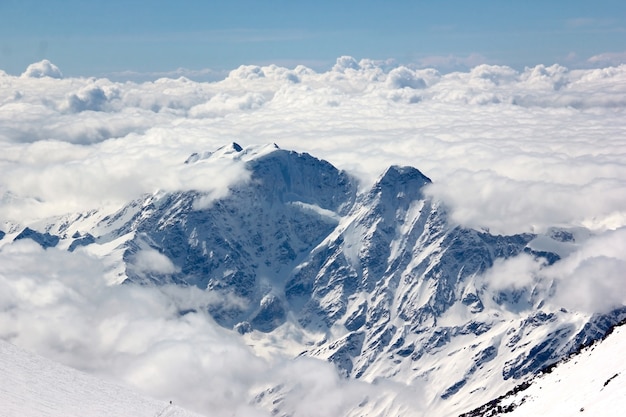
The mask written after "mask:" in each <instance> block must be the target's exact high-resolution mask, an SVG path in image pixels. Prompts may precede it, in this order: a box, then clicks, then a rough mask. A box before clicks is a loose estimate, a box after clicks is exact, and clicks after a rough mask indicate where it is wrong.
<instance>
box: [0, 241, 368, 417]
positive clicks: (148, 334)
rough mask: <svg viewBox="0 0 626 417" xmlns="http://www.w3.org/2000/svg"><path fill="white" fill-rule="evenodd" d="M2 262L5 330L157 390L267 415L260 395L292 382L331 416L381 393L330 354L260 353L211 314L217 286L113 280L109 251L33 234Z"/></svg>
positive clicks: (227, 411) (0, 303)
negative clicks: (342, 371) (51, 243)
mask: <svg viewBox="0 0 626 417" xmlns="http://www.w3.org/2000/svg"><path fill="white" fill-rule="evenodd" d="M142 256H154V254H151V255H142ZM0 264H2V271H1V272H0V310H1V311H3V314H2V315H0V338H2V339H3V340H7V341H9V342H11V343H14V344H16V345H19V346H21V347H23V348H27V349H32V350H35V351H37V352H39V353H40V354H42V355H45V356H47V357H49V358H52V359H54V360H57V361H59V362H63V363H65V364H68V365H70V366H73V367H76V368H78V369H82V370H85V371H88V372H90V373H93V374H97V375H100V376H102V377H104V378H112V379H115V380H117V381H122V382H124V383H126V384H127V385H129V386H131V387H134V389H139V390H142V391H144V392H146V393H148V394H150V395H152V396H154V397H156V398H160V399H163V400H174V401H175V402H176V403H177V404H183V405H185V407H188V408H191V409H194V410H196V411H199V412H203V413H206V414H207V415H211V416H233V415H235V416H246V417H248V416H263V415H266V414H265V413H263V412H262V411H259V410H260V407H253V406H252V405H250V404H249V403H252V402H253V398H254V396H255V395H258V394H259V393H262V392H264V391H265V390H267V389H270V388H272V389H276V387H278V386H279V385H287V386H290V387H294V388H293V390H295V391H294V392H293V393H291V394H290V395H288V397H287V399H286V402H287V404H286V405H285V407H286V408H288V409H291V410H293V411H294V412H295V413H296V414H295V415H299V416H320V417H322V416H328V415H341V414H342V413H343V412H345V411H346V410H348V409H350V408H354V407H355V406H356V405H358V403H359V402H361V401H362V400H363V398H364V397H365V396H367V395H368V394H369V395H375V391H373V389H372V388H371V387H369V386H368V384H364V383H359V382H350V381H347V380H343V379H341V378H340V377H339V375H338V374H337V372H336V371H335V369H334V367H333V366H332V365H331V364H329V363H326V362H323V361H320V360H316V359H307V358H303V359H299V360H295V361H293V360H286V357H284V356H281V355H277V354H276V352H274V353H273V355H272V357H273V358H272V359H271V360H270V359H262V358H260V357H259V356H257V354H256V353H255V352H253V350H252V349H251V348H250V347H249V346H248V345H247V344H246V343H245V341H244V339H242V338H241V336H240V335H239V334H238V333H234V332H231V331H228V330H225V329H223V328H221V327H219V326H218V325H217V324H216V323H215V322H214V321H213V320H212V319H211V318H210V317H209V316H208V315H207V314H206V313H204V311H206V310H207V308H208V306H211V305H215V304H217V303H224V302H225V300H224V299H223V297H222V296H218V295H216V294H214V293H212V292H206V291H202V290H200V289H198V288H196V287H191V288H182V287H176V286H164V287H138V286H133V285H114V286H108V285H106V281H105V278H104V267H103V265H102V264H101V263H100V261H99V260H97V259H95V258H92V257H90V256H88V255H86V254H84V253H82V252H81V251H76V252H74V253H70V252H66V251H61V250H57V249H48V250H43V249H41V247H40V246H39V245H37V244H36V243H35V242H33V241H31V240H28V239H27V240H22V241H18V242H15V243H12V244H8V245H5V246H3V247H2V248H1V249H0ZM161 266H164V265H163V262H161ZM228 302H230V301H228ZM232 302H236V300H233V301H232ZM181 312H186V313H185V314H183V315H181ZM44 318H45V319H44ZM377 391H380V389H378V388H377ZM288 394H289V393H288ZM379 394H380V393H379ZM320 402H321V403H320ZM320 404H324V406H323V407H321V406H320Z"/></svg>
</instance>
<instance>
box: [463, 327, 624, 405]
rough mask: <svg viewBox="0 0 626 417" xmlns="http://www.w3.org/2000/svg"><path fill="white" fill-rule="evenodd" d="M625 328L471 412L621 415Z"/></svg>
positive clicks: (620, 328) (616, 329)
mask: <svg viewBox="0 0 626 417" xmlns="http://www.w3.org/2000/svg"><path fill="white" fill-rule="evenodd" d="M625 348H626V328H625V326H624V325H622V326H619V327H616V328H615V329H614V331H613V332H612V333H611V334H610V335H609V336H608V337H607V338H606V339H605V340H602V341H601V342H597V343H595V344H593V345H592V346H590V347H588V348H585V349H583V350H582V351H581V352H580V353H578V354H576V355H574V356H572V357H570V358H569V359H567V360H565V361H564V362H562V363H559V364H558V365H556V366H555V367H554V368H553V369H551V370H550V371H548V372H547V373H545V374H541V375H539V376H537V377H535V378H533V379H532V380H531V381H530V383H529V384H528V383H527V384H524V385H522V386H520V387H519V388H518V389H517V390H516V391H517V392H516V393H514V394H511V395H508V396H506V397H504V398H501V399H500V400H497V401H494V402H492V403H491V404H487V405H485V406H484V407H482V408H480V409H477V410H475V411H474V412H471V413H468V414H466V416H467V417H470V416H475V417H476V416H501V415H507V416H511V417H525V416H544V417H557V416H573V415H581V416H594V417H596V416H597V417H618V416H622V415H624V410H625V408H626V395H625V393H626V357H625V356H624V349H625Z"/></svg>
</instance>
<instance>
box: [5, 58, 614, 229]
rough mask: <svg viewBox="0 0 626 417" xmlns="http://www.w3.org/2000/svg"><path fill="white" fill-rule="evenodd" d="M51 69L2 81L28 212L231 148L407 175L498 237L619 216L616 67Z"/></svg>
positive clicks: (154, 184) (142, 182)
mask: <svg viewBox="0 0 626 417" xmlns="http://www.w3.org/2000/svg"><path fill="white" fill-rule="evenodd" d="M55 68H56V67H54V65H53V64H51V63H49V62H47V61H42V62H40V63H37V64H33V65H31V67H29V69H28V70H27V71H26V72H25V75H23V76H22V77H13V76H9V75H7V74H2V75H1V76H0V147H1V149H0V153H1V154H2V155H3V157H2V160H0V174H1V175H2V178H3V180H2V182H1V183H0V192H1V193H2V194H3V199H4V200H5V201H6V200H7V199H10V201H12V202H15V201H21V203H22V204H26V205H28V206H29V207H30V208H29V210H25V211H24V210H21V212H24V213H28V214H29V215H35V214H36V213H34V212H33V210H31V209H34V207H35V206H37V207H39V208H41V209H42V212H41V215H42V216H44V215H48V214H50V213H54V212H62V211H64V210H68V209H69V208H72V209H77V208H79V207H82V208H88V207H91V206H94V205H96V206H97V205H100V204H102V203H103V202H107V201H113V200H115V201H121V200H125V199H128V198H129V197H131V196H133V195H137V194H138V193H142V192H152V191H154V189H157V188H161V189H173V188H188V187H191V186H190V185H189V182H188V180H189V179H188V178H185V176H184V172H183V171H184V170H183V169H182V168H177V165H178V164H180V163H181V161H184V160H185V158H186V157H187V156H188V155H189V154H190V153H192V152H195V151H205V150H213V149H215V148H217V147H219V146H221V145H223V144H225V143H228V142H231V141H233V140H236V141H237V142H239V143H241V144H242V145H244V146H245V145H249V144H257V143H271V142H275V143H277V144H279V145H280V146H281V147H283V148H289V149H295V150H298V151H306V152H310V153H312V154H313V155H316V156H318V157H321V158H325V159H328V160H330V161H331V162H332V163H334V164H336V165H338V166H339V167H341V168H346V169H348V170H351V171H352V172H354V173H356V174H358V175H360V176H361V177H362V178H363V179H364V182H365V183H368V182H371V181H372V180H373V179H374V178H375V177H376V176H377V175H379V174H380V173H381V172H382V171H383V170H384V168H385V167H386V166H388V165H390V164H407V165H413V166H416V167H417V168H419V169H420V170H422V171H423V172H424V173H425V174H426V175H428V176H429V177H431V178H432V179H433V181H434V185H433V187H432V189H431V190H430V192H431V193H432V194H433V195H435V196H436V197H438V198H441V199H443V200H444V201H446V203H448V205H449V207H450V210H451V213H452V215H453V218H454V219H455V220H456V221H458V222H459V223H461V224H464V225H468V226H472V227H483V228H489V229H490V230H491V231H493V232H497V233H512V232H521V231H532V230H534V231H538V230H543V229H544V228H545V227H549V226H553V225H555V224H559V225H576V226H585V227H590V228H593V229H600V230H604V229H606V228H615V227H619V226H621V225H624V222H625V220H626V214H625V213H626V210H625V207H624V204H623V201H626V180H625V179H626V162H625V161H626V156H625V155H626V139H625V138H626V135H625V134H624V129H625V125H624V123H623V120H624V119H625V118H624V113H625V109H626V99H624V97H626V66H623V65H622V66H617V67H607V68H603V69H594V70H575V71H574V70H572V71H570V70H568V69H567V68H564V67H561V66H557V65H553V66H550V67H545V66H542V65H539V66H536V67H534V68H528V69H526V70H525V71H523V72H521V73H520V72H517V71H515V70H513V69H511V68H508V67H501V66H488V65H480V66H477V67H475V68H474V69H472V70H471V71H469V72H455V73H450V74H440V73H439V72H437V71H436V70H429V69H418V70H414V69H411V68H407V67H393V66H392V65H391V64H390V63H388V62H376V61H370V60H362V61H357V60H355V59H353V58H351V57H342V58H340V59H338V61H337V64H336V65H335V66H334V67H333V69H332V70H331V71H328V72H325V73H316V72H314V71H313V70H311V69H309V68H306V67H303V66H299V67H296V68H294V69H287V68H281V67H277V66H267V67H258V66H242V67H240V68H238V69H236V70H233V71H231V73H230V74H229V75H228V77H226V78H225V79H224V80H222V81H219V82H213V83H199V82H194V81H191V80H189V79H186V78H179V79H160V80H157V81H155V82H146V83H142V84H136V83H132V82H126V83H121V82H111V81H109V80H106V79H93V78H81V79H57V78H52V76H54V75H55V74H60V71H58V68H56V69H55ZM28 74H30V75H28ZM37 74H39V75H41V77H39V78H37V77H35V78H33V76H36V75H37ZM27 75H28V76H27ZM173 171H176V172H175V173H174V174H171V173H172V172H173ZM165 173H167V175H165ZM207 175H208V176H209V175H211V176H212V178H218V177H220V176H218V175H212V174H211V173H207ZM240 175H241V172H236V170H235V171H233V172H232V175H226V177H229V178H222V179H221V180H220V181H221V182H222V183H223V184H224V185H227V184H229V183H230V181H231V180H233V181H234V180H236V178H237V177H239V176H240ZM222 177H223V176H222ZM195 185H197V184H194V186H195ZM90 190H98V192H93V191H90ZM102 190H104V192H102ZM70 201H71V202H73V205H72V207H69V204H68V202H70ZM55 207H56V208H55ZM1 215H2V218H3V219H4V220H7V219H10V220H13V221H19V220H20V219H19V213H16V210H10V209H6V208H4V209H3V210H2V213H1Z"/></svg>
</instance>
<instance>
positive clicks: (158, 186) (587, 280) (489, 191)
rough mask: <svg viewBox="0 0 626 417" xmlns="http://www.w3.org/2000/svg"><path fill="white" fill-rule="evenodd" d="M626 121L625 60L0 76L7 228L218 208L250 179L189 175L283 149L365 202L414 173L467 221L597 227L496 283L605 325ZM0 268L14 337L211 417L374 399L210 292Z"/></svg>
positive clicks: (74, 266) (90, 265)
mask: <svg viewBox="0 0 626 417" xmlns="http://www.w3.org/2000/svg"><path fill="white" fill-rule="evenodd" d="M625 120H626V65H621V66H613V67H607V68H601V69H592V70H569V69H567V68H565V67H562V66H559V65H552V66H543V65H539V66H536V67H533V68H527V69H525V70H524V71H521V72H519V71H515V70H513V69H511V68H508V67H504V66H489V65H480V66H477V67H475V68H473V69H472V70H470V71H468V72H453V73H448V74H442V73H440V72H438V71H436V70H433V69H412V68H408V67H403V66H396V67H389V65H388V64H387V63H378V62H376V61H371V60H361V61H357V60H355V59H353V58H351V57H341V58H339V59H338V60H337V63H336V65H335V66H334V67H333V68H332V69H331V70H329V71H327V72H323V73H317V72H315V71H313V70H311V69H309V68H306V67H304V66H298V67H296V68H292V69H288V68H282V67H278V66H273V65H272V66H265V67H259V66H241V67H239V68H237V69H235V70H233V71H231V72H230V73H229V74H228V76H227V77H226V78H224V79H223V80H221V81H216V82H195V81H192V80H190V79H187V78H184V77H181V78H178V79H167V78H164V79H159V80H156V81H154V82H143V83H136V82H130V81H129V82H112V81H110V80H108V79H102V78H100V79H97V78H64V77H63V74H62V70H61V69H59V68H57V67H56V66H55V65H54V64H52V63H50V62H48V61H42V62H38V63H35V64H32V65H31V66H29V67H28V68H27V69H26V70H25V72H24V73H23V74H22V75H21V76H12V75H8V74H6V73H4V72H2V71H0V230H4V231H5V232H6V231H7V230H6V229H7V228H9V227H14V226H15V225H27V224H29V223H30V222H33V221H35V220H37V219H42V218H46V217H48V216H54V215H59V214H64V213H68V212H77V211H83V210H89V209H93V208H97V207H104V206H106V207H117V206H120V205H122V204H124V203H125V202H127V201H129V200H130V199H133V198H136V197H139V196H140V195H142V194H143V193H152V192H155V191H156V190H164V191H174V190H191V189H194V190H201V191H204V192H206V193H207V195H208V196H210V197H211V198H219V197H220V196H223V195H225V194H226V193H228V189H229V187H230V186H231V185H233V184H235V183H237V182H239V181H246V180H247V179H248V178H249V176H248V173H247V171H246V170H245V169H244V168H243V167H242V165H241V164H237V163H235V162H232V161H231V162H228V160H225V161H224V162H220V164H219V165H218V164H204V165H202V164H194V165H193V169H191V168H190V167H189V166H188V165H185V164H184V161H185V160H186V159H187V158H188V157H189V155H191V154H192V153H193V152H204V151H213V150H215V149H217V148H218V147H220V146H222V145H224V144H227V143H230V142H233V141H234V142H237V143H239V144H241V145H243V146H247V145H251V144H261V143H276V144H278V145H279V146H280V147H281V148H285V149H292V150H296V151H299V152H309V153H311V154H312V155H314V156H316V157H319V158H322V159H326V160H328V161H330V162H331V163H333V164H334V165H336V166H337V167H339V168H342V169H346V170H348V171H349V172H351V173H352V174H354V175H355V176H357V177H358V178H359V179H360V180H361V182H362V186H363V188H366V187H367V186H368V185H370V184H371V183H372V182H373V181H374V180H375V178H376V177H377V176H378V175H380V174H381V173H382V172H383V170H384V169H385V168H386V167H387V166H389V165H391V164H399V165H412V166H415V167H417V168H418V169H420V170H421V171H422V172H423V173H424V174H425V175H427V176H428V177H430V178H431V179H432V180H433V185H432V186H431V187H430V188H429V190H428V192H429V193H430V194H431V195H432V196H434V197H436V198H438V199H440V200H442V201H444V202H445V203H446V205H447V207H448V209H449V212H450V214H451V218H452V220H453V221H454V222H456V223H458V224H461V225H464V226H467V227H474V228H480V229H488V230H490V231H491V232H492V233H501V234H511V233H520V232H544V231H546V230H548V229H549V228H550V227H553V226H559V227H565V228H577V229H576V230H580V228H585V229H587V230H588V231H589V233H590V234H591V237H590V238H589V239H587V240H585V241H584V242H582V243H579V244H578V246H576V247H575V248H574V249H572V250H571V253H570V254H569V255H568V256H567V257H566V258H565V259H564V260H563V261H562V262H560V263H557V264H555V265H553V266H547V265H545V264H543V263H540V262H536V261H535V260H533V259H532V258H530V257H524V256H522V257H520V258H516V259H512V260H510V261H507V262H504V263H498V264H496V265H495V266H494V269H493V270H492V271H490V272H489V273H488V274H486V276H485V280H486V282H487V283H490V285H493V286H494V287H495V288H504V287H507V286H514V287H515V286H520V285H526V284H528V283H531V282H534V281H536V280H541V279H545V280H556V281H557V282H561V284H560V287H559V288H560V289H559V291H557V292H556V293H555V296H554V298H553V302H554V303H557V304H560V305H563V306H565V307H567V308H571V309H578V310H580V311H584V312H595V311H605V310H606V309H607V308H609V307H611V308H612V307H615V306H619V305H623V304H624V303H625V302H626V290H625V289H626V278H625V273H624V271H626V122H625ZM148 255H150V254H146V257H145V258H146V259H143V258H142V259H140V260H141V261H145V262H144V263H147V264H153V263H154V262H153V261H154V259H152V258H149V256H148ZM159 262H162V263H163V262H165V264H163V265H165V266H164V267H168V265H167V260H163V259H159ZM139 264H141V262H139ZM0 265H2V269H1V271H0V311H2V314H0V338H2V339H5V340H9V341H12V342H13V343H16V344H18V345H20V346H23V347H26V348H28V349H32V350H35V351H37V352H40V353H42V354H44V355H46V356H49V357H52V358H54V359H56V360H59V361H62V362H64V363H67V364H70V365H71V366H74V367H77V368H79V369H84V370H87V371H90V372H94V373H96V374H99V375H105V376H107V377H111V378H115V379H117V380H121V381H124V382H125V383H128V384H131V385H134V386H137V387H139V388H140V389H142V390H144V391H146V392H149V393H150V394H152V395H155V396H158V397H172V398H175V399H176V400H177V401H179V402H181V403H183V404H187V405H188V406H190V407H192V408H194V409H196V410H200V411H204V412H207V413H208V412H210V413H211V415H232V414H235V415H264V414H263V413H262V412H261V411H259V410H253V409H252V408H250V407H249V406H248V405H246V400H247V398H248V397H249V395H250V393H251V392H258V391H259V390H262V389H264V388H267V387H271V386H274V385H277V384H279V383H280V382H284V381H285V380H289V379H290V378H291V380H290V386H293V387H297V388H294V389H296V390H298V392H299V395H298V396H293V398H299V400H298V401H294V403H293V404H291V405H290V406H289V407H291V409H293V410H295V411H296V414H299V415H339V414H341V413H342V412H344V411H345V410H346V409H349V408H352V407H354V406H355V404H358V403H359V402H360V401H362V400H363V398H364V396H367V392H369V391H368V390H371V386H369V385H367V384H361V383H357V382H348V381H344V380H341V379H340V378H338V376H337V375H336V373H335V372H334V370H333V369H332V367H331V366H330V365H327V364H326V365H322V364H320V363H318V362H315V363H314V365H312V364H311V363H310V362H307V360H305V359H302V360H298V361H293V362H292V361H280V360H274V361H272V360H268V359H262V358H260V357H258V356H257V355H255V353H254V352H253V351H252V350H251V349H249V348H248V347H247V346H246V345H245V343H243V342H242V339H241V338H240V337H239V336H237V335H235V334H233V333H232V332H230V331H227V330H225V329H221V328H219V326H217V325H216V324H215V323H214V322H213V321H212V320H211V318H210V317H208V316H207V315H206V314H203V313H202V311H204V310H206V307H207V306H208V305H210V304H211V303H214V302H218V301H219V300H215V299H214V297H213V296H212V295H211V294H210V293H204V292H202V291H200V290H197V289H181V288H174V287H162V288H158V289H157V288H134V287H132V286H114V287H111V286H108V285H106V283H105V279H104V278H103V277H104V270H103V269H104V267H103V265H102V263H101V262H100V260H98V259H96V258H93V257H91V256H89V255H87V254H86V253H82V252H80V251H77V252H76V253H68V252H63V251H60V250H56V249H48V250H43V249H41V248H39V247H38V246H36V245H35V244H34V243H32V242H28V241H26V242H24V241H22V242H16V243H12V244H8V243H7V244H5V245H4V246H2V247H1V248H0ZM169 266H171V265H169ZM498 277H507V280H504V281H502V280H500V281H498V280H499V279H500V278H498ZM191 310H194V311H196V312H194V313H189V314H186V315H183V316H180V315H179V314H178V313H179V312H180V311H191ZM288 375H289V377H288ZM294 375H295V376H294ZM207 387H210V388H207ZM380 389H381V388H380V387H377V390H380ZM398 392H400V391H398V390H396V394H397V393H398ZM338 393H341V395H340V394H338ZM364 393H366V394H364ZM370 394H371V393H370ZM397 395H398V396H401V395H400V394H397ZM406 397H407V398H408V397H409V396H408V395H407V396H406ZM164 399H167V398H164ZM408 402H409V403H411V404H412V405H411V407H413V406H414V407H413V408H412V409H417V408H419V406H418V405H415V404H414V403H415V402H416V401H414V399H413V400H411V401H408ZM320 403H324V404H326V408H319V406H318V405H316V404H320ZM289 407H287V408H289Z"/></svg>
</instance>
